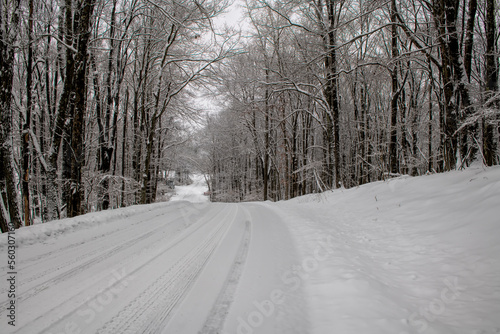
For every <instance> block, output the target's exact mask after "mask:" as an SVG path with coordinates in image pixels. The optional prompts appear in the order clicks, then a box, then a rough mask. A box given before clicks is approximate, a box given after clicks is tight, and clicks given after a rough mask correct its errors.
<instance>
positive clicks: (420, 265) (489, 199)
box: [278, 167, 500, 334]
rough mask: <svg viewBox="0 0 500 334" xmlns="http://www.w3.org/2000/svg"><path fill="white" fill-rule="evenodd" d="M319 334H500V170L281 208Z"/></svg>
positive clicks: (407, 182) (368, 188)
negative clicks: (298, 257)
mask: <svg viewBox="0 0 500 334" xmlns="http://www.w3.org/2000/svg"><path fill="white" fill-rule="evenodd" d="M278 207H279V208H281V209H282V211H284V212H287V213H288V218H287V219H288V221H289V225H290V228H291V230H292V234H293V235H294V238H295V242H296V244H297V247H298V249H299V250H300V253H301V260H300V263H299V265H300V266H301V270H299V271H297V272H296V276H297V278H298V279H300V281H301V283H302V284H303V285H304V287H305V288H306V291H307V296H308V304H309V305H311V308H312V310H311V319H310V322H311V323H312V324H313V328H312V333H322V334H327V333H370V334H377V333H381V334H382V333H399V334H405V333H475V334H479V333H481V334H483V333H500V318H499V317H498V315H499V314H500V279H499V278H500V168H499V167H494V168H487V169H483V168H470V169H467V170H465V171H455V172H450V173H444V174H436V175H428V176H422V177H416V178H412V177H408V176H404V177H399V178H395V179H391V180H388V181H384V182H375V183H372V184H367V185H364V186H361V187H358V188H354V189H348V190H346V189H340V190H335V191H332V192H328V193H323V194H317V195H309V196H304V197H300V198H296V199H293V200H290V201H285V202H281V203H279V204H278Z"/></svg>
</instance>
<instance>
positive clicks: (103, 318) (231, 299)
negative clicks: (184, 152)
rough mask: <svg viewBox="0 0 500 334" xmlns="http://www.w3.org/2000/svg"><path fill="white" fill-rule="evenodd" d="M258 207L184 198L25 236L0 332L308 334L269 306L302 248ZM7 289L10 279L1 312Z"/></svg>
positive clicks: (283, 312) (296, 321) (1, 294)
mask: <svg viewBox="0 0 500 334" xmlns="http://www.w3.org/2000/svg"><path fill="white" fill-rule="evenodd" d="M196 191H198V190H196ZM183 194H184V195H186V191H185V190H184V192H183ZM195 197H196V196H195ZM254 207H255V205H254ZM254 207H252V208H250V210H249V208H248V207H247V206H245V205H238V204H212V203H207V202H205V203H190V202H186V201H182V200H181V201H174V202H172V203H169V204H167V205H165V204H158V205H153V206H150V210H148V211H146V212H143V210H142V211H140V212H139V213H138V214H130V215H129V216H128V217H127V218H126V219H116V220H114V221H111V222H95V224H94V225H92V224H90V225H89V227H88V228H84V229H76V230H69V231H65V232H64V233H62V234H59V235H56V236H55V237H54V238H47V239H45V240H44V241H42V242H38V241H37V240H33V239H30V238H24V239H23V238H20V239H19V240H20V241H21V242H22V245H21V247H18V252H17V253H18V268H17V272H18V273H19V274H18V283H17V287H16V293H17V296H16V297H17V299H16V308H17V314H16V318H17V320H16V326H15V327H12V326H7V323H6V322H5V321H4V322H2V323H1V328H2V331H1V332H2V333H4V332H5V331H8V332H13V333H101V334H105V333H198V332H203V333H223V332H227V333H235V332H237V331H240V332H242V333H247V332H249V331H253V329H251V328H252V326H255V327H262V330H265V331H266V332H268V333H275V332H285V331H286V332H288V333H304V332H307V330H306V329H305V327H304V322H303V321H301V320H300V318H296V317H295V314H296V313H293V312H289V311H288V310H287V308H288V307H285V306H284V305H290V307H289V308H295V307H292V306H291V305H293V304H291V303H287V304H284V303H283V304H284V305H283V306H282V307H280V308H279V309H278V307H274V304H273V305H271V304H269V303H267V304H266V298H269V297H268V294H269V292H270V291H273V290H274V289H275V288H276V287H279V286H280V284H281V285H283V283H281V282H280V281H279V280H280V274H281V272H282V271H283V270H284V269H283V268H285V267H286V266H287V265H291V263H287V260H286V259H289V262H290V261H292V260H293V259H294V258H295V257H296V254H294V248H293V245H292V241H291V238H290V236H287V235H288V232H287V230H286V226H285V224H284V223H283V222H281V221H280V218H279V217H277V216H276V215H275V214H273V213H272V212H271V211H269V210H267V209H265V208H264V210H263V208H258V209H257V208H254ZM124 210H127V209H124ZM99 219H100V217H99V215H97V216H96V218H95V220H96V221H99ZM269 219H273V222H274V224H273V226H272V227H271V228H269V226H267V225H268V222H269ZM250 222H252V223H250ZM45 225H47V224H45ZM47 231H48V234H56V233H55V232H56V231H57V229H55V230H54V231H52V230H50V229H49V230H47ZM19 234H22V233H19ZM0 279H1V280H2V281H5V280H6V279H7V270H6V268H2V276H1V278H0ZM6 292H7V291H6V286H5V287H4V285H3V286H2V290H1V291H0V297H1V299H0V303H1V305H2V313H1V315H0V316H1V319H6V316H7V314H8V310H7V307H8V305H9V300H8V299H7V293H6ZM296 295H297V296H298V292H297V293H296V294H295V295H291V296H290V297H289V301H298V298H299V297H296ZM278 297H279V301H281V300H283V301H284V298H285V296H278ZM254 302H259V304H256V303H254ZM262 302H263V303H262ZM280 304H281V303H280ZM256 305H257V306H256ZM270 305H271V307H272V309H271V308H270ZM255 307H257V308H258V309H257V310H258V311H257V312H254V315H255V314H257V313H258V314H259V315H257V318H255V319H254V318H252V317H250V320H249V322H250V324H248V323H247V322H248V320H247V318H246V317H245V315H246V314H252V312H253V311H254V308H255ZM230 308H231V312H229V309H230ZM261 308H262V309H261ZM259 310H260V311H259ZM228 312H229V313H230V315H231V316H230V317H227V315H228ZM260 312H263V313H264V316H261V315H260V314H261V313H260ZM259 317H260V318H259ZM233 318H234V319H233ZM264 318H265V319H264ZM228 319H231V320H228ZM238 319H244V320H238ZM226 320H228V321H226ZM265 320H266V321H265ZM224 326H226V327H227V328H228V329H224ZM4 330H5V331H4Z"/></svg>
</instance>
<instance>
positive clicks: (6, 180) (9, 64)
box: [0, 0, 21, 232]
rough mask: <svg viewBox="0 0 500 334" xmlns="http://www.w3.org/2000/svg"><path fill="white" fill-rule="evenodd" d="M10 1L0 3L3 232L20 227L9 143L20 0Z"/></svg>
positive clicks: (0, 150) (11, 152) (0, 156)
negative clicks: (9, 225)
mask: <svg viewBox="0 0 500 334" xmlns="http://www.w3.org/2000/svg"><path fill="white" fill-rule="evenodd" d="M11 5H12V8H6V7H4V6H5V2H3V1H2V2H1V3H0V77H1V78H2V80H0V196H1V198H0V201H2V203H1V204H2V209H0V216H1V218H0V227H1V229H2V232H6V231H7V230H8V228H7V225H8V224H9V223H12V224H13V225H14V227H15V228H19V227H21V218H20V215H19V203H18V198H17V190H16V186H15V176H14V166H13V158H14V157H13V153H14V151H13V147H12V135H13V133H12V98H13V95H12V86H13V80H14V48H15V43H16V40H17V37H18V29H19V12H18V10H19V6H20V0H17V1H13V2H12V3H11ZM11 13H12V15H11V18H9V14H11ZM4 208H5V209H6V212H4V210H3V209H4Z"/></svg>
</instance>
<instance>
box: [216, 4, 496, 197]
mask: <svg viewBox="0 0 500 334" xmlns="http://www.w3.org/2000/svg"><path fill="white" fill-rule="evenodd" d="M247 13H248V17H249V20H250V22H251V23H252V24H251V28H249V31H248V32H247V34H248V35H250V36H251V37H249V38H248V39H247V46H246V48H247V52H248V53H247V54H245V55H241V56H240V57H236V58H233V59H230V60H229V61H228V63H227V64H226V65H225V66H226V67H225V72H224V73H226V74H225V77H224V82H225V83H227V84H225V85H221V87H220V91H221V94H225V96H226V97H227V100H228V101H229V102H228V103H227V105H226V107H225V108H224V110H223V111H222V112H221V113H219V115H217V116H214V117H212V118H211V119H210V120H209V124H210V125H209V127H208V129H209V132H210V137H209V138H210V140H211V142H212V143H213V145H214V146H213V148H212V149H211V150H212V152H213V154H214V158H213V159H211V163H212V164H213V165H212V168H211V169H212V175H211V179H212V180H213V181H212V184H211V186H212V194H213V195H212V196H213V199H215V200H228V198H231V199H233V200H253V199H268V198H269V199H273V200H279V199H286V198H290V197H294V196H297V195H301V194H306V193H311V192H317V191H323V190H325V189H331V188H336V187H339V186H345V187H352V186H356V185H359V184H363V183H366V182H370V181H373V180H380V179H384V178H387V177H391V176H395V175H399V174H411V175H419V174H423V173H426V172H440V171H448V170H452V169H456V168H463V167H465V166H468V165H470V164H471V163H472V162H474V161H475V160H482V161H483V162H484V163H485V164H486V165H493V164H498V162H499V151H498V144H499V133H498V131H496V130H495V129H497V130H498V128H499V126H498V124H499V123H498V122H499V118H500V116H499V115H500V111H499V109H498V108H499V94H498V91H499V88H498V57H499V52H498V32H499V31H500V29H499V28H500V27H499V25H498V16H499V13H500V12H499V8H498V3H497V2H496V1H494V0H488V1H485V2H477V1H476V0H464V1H455V0H445V1H441V0H439V1H438V0H436V1H423V0H422V1H373V0H310V1H286V2H284V1H280V0H254V1H248V2H247ZM214 129H219V130H217V131H216V130H214ZM480 129H482V130H480ZM221 143H224V149H219V148H220V145H221ZM215 156H217V158H215ZM266 161H267V162H266Z"/></svg>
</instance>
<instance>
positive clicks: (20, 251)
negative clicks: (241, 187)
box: [0, 167, 500, 334]
mask: <svg viewBox="0 0 500 334" xmlns="http://www.w3.org/2000/svg"><path fill="white" fill-rule="evenodd" d="M203 182H204V180H203V178H202V177H200V176H198V177H196V178H195V182H194V183H193V184H192V185H190V186H186V187H176V192H177V196H175V198H174V201H172V202H169V203H161V204H154V205H149V206H135V207H131V208H125V209H120V210H114V211H107V212H100V213H93V214H88V215H85V216H82V217H77V218H72V219H65V220H61V221H55V222H50V223H46V224H43V225H39V226H32V227H28V228H21V229H20V230H16V233H15V237H16V243H17V246H18V248H17V250H16V272H17V276H16V282H15V293H16V303H15V306H16V309H15V315H16V318H15V319H16V326H15V327H12V326H9V325H8V323H7V321H8V320H9V319H8V318H7V315H8V314H9V313H10V311H9V310H7V306H9V303H10V299H11V298H10V297H9V296H8V290H9V286H8V285H7V278H9V276H8V274H7V272H8V271H9V270H7V266H6V263H7V253H6V244H7V236H6V235H5V234H4V235H1V236H0V249H1V250H2V253H3V254H4V256H5V260H4V261H2V262H0V263H1V267H0V280H1V282H2V283H1V284H0V304H1V305H2V309H0V332H1V333H11V332H15V333H30V334H31V333H54V334H55V333H101V334H103V333H134V334H135V333H162V334H167V333H181V334H182V333H186V334H191V333H193V334H196V333H212V334H215V333H221V334H222V333H224V334H235V333H236V334H250V333H265V334H272V333H278V334H281V333H287V334H288V333H297V334H304V333H311V334H313V333H318V334H330V333H370V334H371V333H375V334H376V333H396V334H403V333H464V334H465V333H468V334H486V333H500V318H498V314H500V280H499V277H500V255H499V254H500V220H499V217H500V205H499V204H500V168H498V167H497V168H489V169H485V170H483V169H481V168H471V169H468V170H466V171H460V172H452V173H446V174H439V175H429V176H423V177H418V178H410V177H400V178H396V179H392V180H388V181H385V182H376V183H372V184H368V185H364V186H361V187H359V188H355V189H349V190H345V189H342V190H336V191H333V192H328V193H324V194H317V195H308V196H303V197H300V198H296V199H293V200H290V201H283V202H279V203H271V202H264V203H241V204H224V203H209V202H207V198H206V196H203V195H202V194H203V192H204V191H206V188H205V186H204V183H203ZM175 199H177V200H175Z"/></svg>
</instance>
